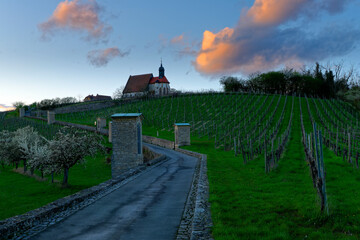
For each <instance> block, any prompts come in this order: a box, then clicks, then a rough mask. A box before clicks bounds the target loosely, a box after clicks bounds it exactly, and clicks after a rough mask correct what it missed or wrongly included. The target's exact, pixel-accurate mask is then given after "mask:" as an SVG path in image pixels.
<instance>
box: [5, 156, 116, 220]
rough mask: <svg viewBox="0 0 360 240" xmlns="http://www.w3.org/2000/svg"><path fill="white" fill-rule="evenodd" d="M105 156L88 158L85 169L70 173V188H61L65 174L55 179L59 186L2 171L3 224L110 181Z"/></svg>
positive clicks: (49, 181) (79, 168)
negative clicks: (7, 219) (8, 219)
mask: <svg viewBox="0 0 360 240" xmlns="http://www.w3.org/2000/svg"><path fill="white" fill-rule="evenodd" d="M107 157H108V156H107V155H105V154H100V153H99V154H98V155H96V156H95V157H93V158H86V163H85V164H84V165H75V166H74V167H72V168H71V169H70V171H69V187H67V188H63V187H61V184H60V183H61V180H62V177H63V176H62V174H59V175H58V176H56V177H55V180H56V181H57V182H58V183H54V184H52V183H51V177H50V176H46V177H47V180H46V181H38V180H36V179H35V178H32V177H28V176H24V175H22V174H19V173H15V172H14V171H13V168H12V167H5V169H3V168H0V189H1V191H0V220H1V219H5V218H8V217H12V216H15V215H19V214H23V213H25V212H27V211H30V210H33V209H36V208H39V207H41V206H43V205H45V204H47V203H50V202H52V201H55V200H56V199H59V198H62V197H65V196H68V195H71V194H73V193H76V192H78V191H80V190H82V189H85V188H89V187H92V186H94V185H97V184H100V183H102V182H104V181H106V180H108V179H110V178H111V167H110V165H109V164H107V163H106V158H107Z"/></svg>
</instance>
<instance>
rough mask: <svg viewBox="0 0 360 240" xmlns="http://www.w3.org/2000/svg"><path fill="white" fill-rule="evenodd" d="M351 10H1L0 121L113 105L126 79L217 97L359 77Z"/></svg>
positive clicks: (37, 1) (167, 4)
mask: <svg viewBox="0 0 360 240" xmlns="http://www.w3.org/2000/svg"><path fill="white" fill-rule="evenodd" d="M359 10H360V1H359V0H242V1H240V0H237V1H236V0H227V1H220V0H217V1H216V0H206V1H205V0H198V1H190V0H182V1H169V0H155V1H148V0H65V1H58V0H57V1H56V0H34V1H29V0H16V1H13V0H0V111H4V110H7V109H10V107H11V106H12V104H13V103H14V102H16V101H22V102H25V103H26V104H31V103H33V102H35V101H41V100H43V99H49V98H50V99H51V98H56V97H60V98H62V97H76V98H78V99H83V98H84V97H85V96H87V95H89V94H102V95H109V96H112V95H113V93H114V91H115V90H116V88H119V87H121V86H124V85H125V84H126V82H127V79H128V78H129V75H137V74H145V73H153V74H154V76H157V75H158V68H159V65H160V61H161V59H162V62H163V66H164V67H165V75H166V77H167V78H168V80H169V81H170V87H171V88H175V89H177V90H190V91H202V90H209V89H213V90H220V89H221V86H220V84H219V79H220V77H221V76H227V75H233V76H240V77H246V76H248V75H249V74H251V73H254V72H264V71H270V70H279V69H281V68H284V67H293V68H300V67H302V66H304V65H306V66H312V65H314V63H315V62H320V63H322V64H330V65H331V64H333V63H337V62H343V63H344V65H345V67H346V66H354V67H355V68H356V69H359V68H360V50H359V47H360V46H359V42H360V14H358V13H359Z"/></svg>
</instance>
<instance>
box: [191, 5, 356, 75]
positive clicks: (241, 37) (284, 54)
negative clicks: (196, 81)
mask: <svg viewBox="0 0 360 240" xmlns="http://www.w3.org/2000/svg"><path fill="white" fill-rule="evenodd" d="M350 1H351V0H348V1H345V2H350ZM340 2H341V1H340ZM345 2H342V3H339V1H335V0H330V1H328V0H326V1H325V0H318V1H316V2H314V1H313V0H311V1H310V0H276V1H275V0H255V2H254V4H253V6H252V7H251V8H250V9H246V10H243V11H242V14H241V16H240V20H239V22H238V23H237V25H236V26H235V27H234V28H228V27H227V28H224V29H222V30H220V31H219V32H217V33H213V32H211V31H205V32H204V33H203V38H202V44H201V48H200V50H198V51H197V54H196V59H195V61H194V62H193V65H194V66H195V69H196V70H197V71H198V72H200V73H202V74H204V75H213V76H215V75H223V74H231V73H239V72H240V73H243V74H249V73H252V72H256V71H265V70H270V69H273V68H276V67H279V66H283V65H286V66H301V65H303V63H306V62H313V61H320V60H323V59H325V58H327V57H331V56H341V55H344V54H346V53H348V52H350V51H351V50H353V49H354V48H355V47H356V44H357V42H358V39H359V37H360V31H359V30H357V29H355V28H353V27H351V26H344V25H343V24H339V26H327V27H325V28H323V29H322V30H320V31H318V32H316V33H314V32H311V31H310V30H309V29H303V28H301V27H296V24H295V25H292V27H289V26H291V25H285V24H287V23H290V21H294V20H295V21H296V20H298V19H301V18H307V20H309V19H310V18H312V17H314V14H312V13H310V12H309V11H310V10H309V9H308V6H312V9H311V11H314V12H315V11H318V12H321V11H323V12H326V13H330V14H333V13H334V8H335V6H336V9H337V11H339V10H338V9H343V8H344V6H345Z"/></svg>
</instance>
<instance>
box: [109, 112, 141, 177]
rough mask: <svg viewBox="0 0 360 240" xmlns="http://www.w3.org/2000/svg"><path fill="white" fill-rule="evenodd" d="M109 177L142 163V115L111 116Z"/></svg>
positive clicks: (122, 114)
mask: <svg viewBox="0 0 360 240" xmlns="http://www.w3.org/2000/svg"><path fill="white" fill-rule="evenodd" d="M111 118H112V123H111V141H112V144H113V155H112V158H111V175H112V177H113V178H116V177H117V176H119V175H120V174H121V173H123V172H124V171H126V170H128V169H129V168H133V167H136V166H138V165H140V164H142V163H143V162H144V160H143V152H142V114H141V113H121V114H114V115H112V116H111Z"/></svg>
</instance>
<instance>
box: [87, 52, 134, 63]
mask: <svg viewBox="0 0 360 240" xmlns="http://www.w3.org/2000/svg"><path fill="white" fill-rule="evenodd" d="M129 54H130V50H128V51H125V52H123V51H120V50H119V48H117V47H113V48H107V49H101V50H93V51H90V52H89V53H88V55H87V59H88V61H89V62H90V64H91V65H93V66H95V67H104V66H106V65H107V64H108V63H109V61H110V60H112V59H114V58H116V57H125V56H127V55H129Z"/></svg>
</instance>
